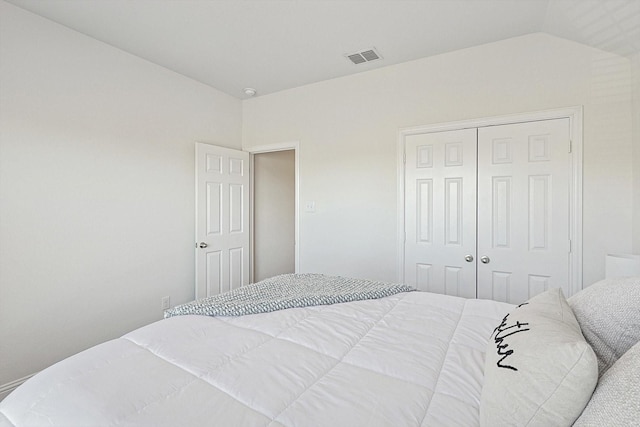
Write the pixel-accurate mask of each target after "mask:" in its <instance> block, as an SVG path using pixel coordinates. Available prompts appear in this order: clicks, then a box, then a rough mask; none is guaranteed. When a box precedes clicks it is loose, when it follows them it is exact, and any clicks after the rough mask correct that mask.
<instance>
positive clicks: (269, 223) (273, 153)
mask: <svg viewBox="0 0 640 427" xmlns="http://www.w3.org/2000/svg"><path fill="white" fill-rule="evenodd" d="M297 148H298V144H297V143H290V144H278V145H272V146H262V147H255V148H253V149H250V150H249V152H250V153H251V170H252V183H251V201H252V202H251V230H252V231H251V266H252V268H251V282H252V283H254V282H257V281H260V280H263V279H266V278H269V277H273V276H276V275H278V274H286V273H296V272H298V150H297Z"/></svg>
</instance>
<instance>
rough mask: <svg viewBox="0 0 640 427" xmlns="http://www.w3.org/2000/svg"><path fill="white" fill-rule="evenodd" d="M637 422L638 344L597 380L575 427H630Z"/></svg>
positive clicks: (639, 388) (639, 399)
mask: <svg viewBox="0 0 640 427" xmlns="http://www.w3.org/2000/svg"><path fill="white" fill-rule="evenodd" d="M639 420H640V343H638V344H636V345H634V346H633V347H631V349H630V350H629V351H627V352H626V353H625V354H624V355H623V356H622V357H621V358H620V359H618V361H617V362H616V363H614V364H613V366H612V367H611V368H610V369H609V370H608V371H607V372H606V373H605V374H604V375H603V376H602V377H601V378H600V381H599V382H598V385H597V387H596V391H594V392H593V396H592V397H591V400H590V401H589V404H588V405H587V407H586V408H584V412H583V413H582V415H580V418H578V420H577V421H576V423H575V424H574V426H576V427H601V426H633V425H638V422H639Z"/></svg>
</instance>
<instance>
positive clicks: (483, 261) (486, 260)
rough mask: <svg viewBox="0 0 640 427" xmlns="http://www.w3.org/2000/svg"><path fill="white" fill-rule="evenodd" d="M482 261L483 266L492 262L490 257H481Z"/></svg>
mask: <svg viewBox="0 0 640 427" xmlns="http://www.w3.org/2000/svg"><path fill="white" fill-rule="evenodd" d="M480 261H481V262H482V263H483V264H489V262H490V261H491V260H490V259H489V257H488V256H486V255H485V256H481V257H480Z"/></svg>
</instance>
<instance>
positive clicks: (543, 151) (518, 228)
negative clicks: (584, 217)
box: [478, 119, 570, 304]
mask: <svg viewBox="0 0 640 427" xmlns="http://www.w3.org/2000/svg"><path fill="white" fill-rule="evenodd" d="M569 156H570V154H569V119H556V120H544V121H537V122H530V123H518V124H511V125H502V126H491V127H485V128H480V129H478V207H479V209H478V259H479V260H482V259H483V258H482V257H487V258H485V260H486V261H487V263H483V262H482V261H481V262H479V263H478V297H479V298H489V299H496V300H499V301H506V302H510V303H516V304H518V303H521V302H523V301H525V300H527V299H529V298H530V297H532V296H533V295H535V294H537V293H540V292H542V291H544V290H546V289H548V288H549V287H562V288H563V290H564V292H565V294H567V295H569V294H570V289H569V250H570V244H569V190H570V188H569V183H570V176H569V171H570V168H569V161H570V157H569Z"/></svg>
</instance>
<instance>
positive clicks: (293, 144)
mask: <svg viewBox="0 0 640 427" xmlns="http://www.w3.org/2000/svg"><path fill="white" fill-rule="evenodd" d="M243 150H244V151H246V152H247V153H249V170H250V171H251V172H250V173H251V179H250V181H249V239H250V240H249V282H250V283H253V269H254V257H255V247H254V214H255V212H254V196H255V194H254V191H255V183H254V179H255V178H254V177H255V174H254V173H253V171H254V166H255V160H254V156H255V155H256V154H262V153H273V152H276V151H289V150H293V152H294V163H295V165H294V168H295V184H294V185H295V196H294V197H295V200H294V206H295V213H294V223H295V224H294V227H295V230H294V236H295V238H294V258H295V259H294V269H295V273H298V272H299V271H300V238H299V232H300V216H299V203H298V201H299V200H300V199H299V193H300V167H299V161H300V157H299V154H300V143H299V142H298V141H289V142H280V143H275V144H267V145H257V146H254V147H249V148H243Z"/></svg>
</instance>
